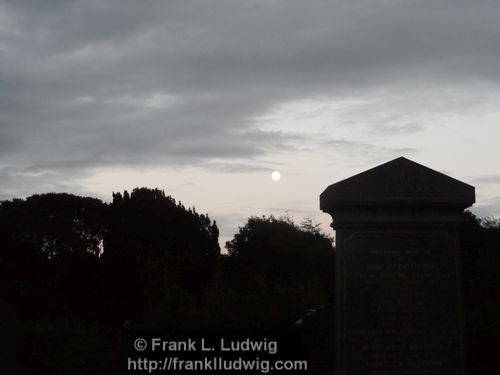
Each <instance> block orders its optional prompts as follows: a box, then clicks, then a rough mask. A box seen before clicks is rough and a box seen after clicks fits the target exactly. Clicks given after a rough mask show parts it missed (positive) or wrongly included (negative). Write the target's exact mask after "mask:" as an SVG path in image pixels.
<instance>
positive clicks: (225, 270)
mask: <svg viewBox="0 0 500 375" xmlns="http://www.w3.org/2000/svg"><path fill="white" fill-rule="evenodd" d="M226 248H227V250H228V256H226V257H224V258H222V259H221V263H220V271H219V280H218V284H217V285H215V286H212V290H211V291H210V293H209V294H207V299H209V301H208V303H210V301H211V300H212V301H214V300H215V301H216V303H213V305H211V306H210V307H211V308H212V311H211V314H212V319H213V320H215V321H216V322H217V324H219V325H222V326H228V327H231V328H244V327H257V328H263V327H272V328H279V327H286V326H289V325H290V324H291V322H292V321H293V320H294V319H296V318H297V317H298V316H300V315H301V314H303V313H304V310H305V309H307V308H311V307H313V306H317V305H320V304H324V303H327V302H328V299H329V296H330V295H331V292H332V290H333V270H334V255H335V253H334V250H333V246H332V241H331V239H330V238H329V237H327V236H326V235H324V234H322V233H321V232H320V231H319V230H318V227H317V226H316V225H314V224H312V222H311V221H310V220H309V221H306V225H303V226H302V227H301V226H298V225H296V224H294V223H293V221H292V220H291V219H290V218H288V217H283V218H279V219H277V218H275V217H273V216H270V217H265V216H264V217H261V218H259V217H251V218H249V219H248V222H247V223H246V224H245V225H244V226H243V227H240V228H239V231H238V233H237V234H235V236H234V238H233V240H231V241H229V242H227V243H226ZM214 317H215V318H214Z"/></svg>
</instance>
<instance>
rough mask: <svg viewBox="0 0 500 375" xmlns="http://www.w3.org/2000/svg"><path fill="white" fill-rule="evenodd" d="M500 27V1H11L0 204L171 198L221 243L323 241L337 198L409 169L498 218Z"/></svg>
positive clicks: (7, 4)
mask: <svg viewBox="0 0 500 375" xmlns="http://www.w3.org/2000/svg"><path fill="white" fill-rule="evenodd" d="M499 19H500V3H499V2H498V1H497V0H491V1H488V0H474V1H472V0H471V1H465V0H453V1H452V0H443V1H439V0H432V1H427V0H420V1H409V0H407V1H391V0H381V1H375V0H367V1H317V0H308V1H298V0H297V1H294V0H282V1H280V0H260V1H257V0H255V1H238V0H225V1H224V0H214V1H201V0H200V1H191V0H179V1H167V0H162V1H160V0H158V1H154V0H141V1H138V0H43V1H42V0H0V181H1V184H0V199H10V198H13V197H19V198H23V197H26V196H28V195H30V194H33V193H41V192H49V191H57V192H61V191H66V192H72V193H75V194H85V195H90V196H96V197H99V198H101V199H105V200H110V198H111V192H112V191H121V190H124V189H128V190H130V189H132V188H133V187H136V186H148V187H159V188H162V189H165V191H166V193H167V194H170V195H172V196H173V197H174V198H176V199H177V200H179V199H180V200H182V202H183V203H184V204H185V205H186V206H193V205H194V206H196V208H197V210H198V211H200V212H208V213H209V215H210V216H211V217H212V218H214V219H216V220H217V222H218V223H219V226H220V228H221V232H222V233H221V234H222V241H224V240H227V239H230V238H231V237H232V235H233V234H234V233H235V232H236V231H237V228H238V226H240V225H243V224H244V222H245V220H246V218H247V217H248V216H249V215H263V214H275V215H278V216H279V215H282V214H284V213H285V211H287V212H288V213H289V214H290V215H291V216H293V217H294V218H295V219H296V220H297V221H300V220H301V219H302V218H304V217H306V216H308V217H311V218H313V219H314V220H315V221H319V222H322V223H323V225H324V227H325V228H326V229H327V225H328V223H329V221H330V219H329V217H328V215H326V214H323V213H321V212H320V211H319V203H318V196H319V194H320V193H321V192H322V191H323V189H324V188H326V186H327V185H329V184H331V183H334V182H336V181H339V180H341V179H343V178H346V177H349V176H350V175H352V174H354V173H358V172H361V171H363V170H365V169H368V168H370V167H373V166H375V165H377V164H380V163H383V162H385V161H388V160H391V159H393V158H395V157H398V156H406V157H408V158H409V159H412V160H414V161H417V162H419V163H422V164H424V165H427V166H428V167H430V168H433V169H436V170H438V171H441V172H444V173H447V174H449V175H450V176H452V177H455V178H458V179H460V180H462V181H464V182H467V183H469V184H472V185H474V186H476V194H477V203H476V206H477V208H476V213H478V214H480V215H482V216H484V215H496V216H500V170H499V165H500V163H499V161H500V22H499ZM273 170H279V171H280V172H281V174H282V179H281V180H280V181H278V182H274V181H273V180H271V172H272V171H273Z"/></svg>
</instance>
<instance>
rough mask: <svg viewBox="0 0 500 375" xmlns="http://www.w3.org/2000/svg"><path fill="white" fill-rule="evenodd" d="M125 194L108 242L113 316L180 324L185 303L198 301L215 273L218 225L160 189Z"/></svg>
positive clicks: (113, 211)
mask: <svg viewBox="0 0 500 375" xmlns="http://www.w3.org/2000/svg"><path fill="white" fill-rule="evenodd" d="M123 196H124V198H123V199H122V198H121V195H120V194H114V195H113V202H112V204H111V207H110V223H109V227H108V232H107V234H106V236H105V242H104V260H105V262H106V269H107V271H108V273H109V274H110V275H111V280H110V281H111V283H112V284H111V285H112V287H111V289H110V290H111V291H112V295H110V298H114V299H115V303H113V304H112V306H113V314H114V315H116V316H119V317H120V318H121V319H130V318H132V319H133V320H134V321H142V322H148V323H151V322H154V323H155V324H164V325H165V324H166V325H173V324H174V323H179V324H180V323H181V322H180V320H182V319H184V318H185V314H184V313H182V311H181V307H182V305H183V303H195V302H193V299H194V300H195V301H198V300H199V299H200V298H201V295H202V293H203V290H204V287H205V285H206V284H207V282H208V281H209V279H210V278H211V276H212V274H213V271H214V268H215V265H216V262H217V259H218V257H219V254H220V248H219V244H218V235H219V231H218V229H217V225H216V223H215V222H213V223H212V221H211V220H210V218H209V217H208V215H203V214H201V215H200V214H198V213H197V212H196V211H195V210H194V209H192V210H191V209H188V210H186V209H185V208H184V206H183V205H182V204H180V203H179V204H177V203H176V202H175V200H174V199H173V198H172V197H170V196H166V195H165V193H164V192H163V191H161V190H158V189H147V188H140V189H139V188H137V189H134V190H133V191H132V193H131V194H130V196H129V195H128V194H127V192H124V194H123ZM127 197H128V198H127ZM152 314H157V315H158V317H156V318H153V317H152ZM158 320H159V321H158Z"/></svg>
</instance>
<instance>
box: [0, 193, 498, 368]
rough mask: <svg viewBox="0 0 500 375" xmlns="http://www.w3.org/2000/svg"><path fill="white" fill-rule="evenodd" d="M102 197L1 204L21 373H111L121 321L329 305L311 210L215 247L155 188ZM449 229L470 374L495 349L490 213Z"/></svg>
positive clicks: (2, 251) (212, 233) (169, 322)
mask: <svg viewBox="0 0 500 375" xmlns="http://www.w3.org/2000/svg"><path fill="white" fill-rule="evenodd" d="M112 198H113V199H112V201H111V202H110V203H104V202H102V201H101V200H99V199H96V198H89V197H80V196H76V195H72V194H64V193H63V194H56V193H51V194H37V195H33V196H30V197H28V198H26V199H14V200H10V201H3V202H0V312H1V310H2V309H3V310H4V312H5V311H11V312H12V311H14V315H15V316H17V325H18V328H19V332H20V334H19V335H18V336H19V337H18V348H19V350H18V356H19V355H22V357H23V358H22V361H21V362H22V369H23V371H22V372H21V373H27V374H30V373H45V374H52V373H54V374H55V373H61V374H62V373H75V370H74V369H75V367H76V368H81V369H85V368H88V366H89V364H92V368H93V371H94V372H93V373H95V374H100V373H103V374H113V373H119V372H117V370H116V362H122V361H123V358H122V356H121V352H120V351H119V350H118V348H119V347H120V345H121V343H122V341H123V337H122V336H121V335H122V332H123V330H124V329H154V330H161V329H166V330H168V329H262V328H264V329H265V328H270V329H286V328H289V327H290V326H291V325H292V324H293V322H294V321H295V320H296V319H297V318H299V317H301V316H302V315H303V314H304V312H305V311H306V310H307V309H308V308H311V307H318V306H325V305H332V304H333V303H334V277H335V276H334V270H335V265H334V263H335V251H334V247H333V241H332V238H331V237H329V236H328V235H326V234H324V233H322V232H321V230H320V229H319V226H318V225H316V224H314V223H313V222H312V221H311V220H308V219H307V220H305V221H303V222H302V223H299V224H297V223H295V222H293V220H292V219H291V218H289V217H287V216H285V217H281V218H275V217H273V216H263V217H250V218H249V219H248V221H247V222H246V223H245V224H244V225H243V226H242V227H240V228H239V230H238V233H236V234H235V235H234V238H233V239H232V240H231V241H228V242H227V243H226V249H227V253H223V252H221V249H220V247H219V241H218V240H219V230H218V227H217V223H216V222H215V221H213V220H212V219H211V218H210V217H209V215H208V214H200V213H198V212H197V211H196V209H195V208H194V207H193V208H189V207H185V206H184V205H183V204H182V202H176V200H175V199H174V198H172V197H171V196H168V195H166V194H165V192H164V191H161V190H159V189H148V188H136V189H134V190H133V191H132V192H130V193H128V192H127V191H125V192H123V193H113V196H112ZM461 237H462V244H463V246H462V263H463V279H464V301H465V304H464V305H465V316H466V324H467V331H466V332H467V335H468V337H467V343H468V345H469V346H468V354H469V357H470V360H469V365H470V366H472V367H473V368H474V370H475V373H477V374H481V373H483V372H481V363H483V364H484V363H487V362H488V361H490V362H489V363H491V361H495V359H494V358H496V350H497V349H498V348H499V345H498V340H499V337H500V334H498V333H499V332H500V326H499V325H498V324H499V320H498V316H500V307H499V306H500V304H498V295H499V294H500V223H499V222H498V221H495V220H491V219H489V220H488V219H479V218H477V217H476V216H474V215H473V214H471V213H470V212H466V213H465V214H464V225H463V226H462V228H461ZM2 306H3V307H2ZM332 310H333V309H332ZM11 315H12V314H11ZM332 319H333V316H332ZM492 332H496V333H497V334H496V335H492ZM477 358H482V359H483V360H482V361H478V360H477ZM18 359H19V358H18ZM496 361H497V362H498V359H497V360H496ZM474 366H475V367H474ZM483 367H484V365H483ZM82 373H85V372H84V371H83V370H82ZM484 373H486V372H484Z"/></svg>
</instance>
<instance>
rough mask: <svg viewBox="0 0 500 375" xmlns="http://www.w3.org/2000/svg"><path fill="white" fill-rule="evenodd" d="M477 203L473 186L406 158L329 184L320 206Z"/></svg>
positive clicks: (322, 195) (466, 205) (400, 158)
mask: <svg viewBox="0 0 500 375" xmlns="http://www.w3.org/2000/svg"><path fill="white" fill-rule="evenodd" d="M474 202H475V192H474V187H473V186H471V185H468V184H466V183H463V182H461V181H458V180H456V179H454V178H451V177H449V176H447V175H445V174H442V173H439V172H436V171H435V170H432V169H430V168H427V167H425V166H423V165H421V164H418V163H415V162H414V161H411V160H409V159H406V158H404V157H399V158H397V159H394V160H391V161H389V162H387V163H384V164H381V165H379V166H377V167H375V168H372V169H369V170H367V171H365V172H362V173H359V174H357V175H354V176H352V177H349V178H346V179H345V180H342V181H340V182H337V183H335V184H333V185H330V186H328V187H327V188H326V189H325V191H323V193H322V194H321V195H320V208H321V210H322V211H328V210H330V209H332V208H333V207H338V206H360V205H367V206H371V205H376V206H380V205H388V206H392V205H398V206H401V205H402V206H421V205H425V206H428V205H430V206H436V205H437V206H441V205H444V206H458V207H469V206H470V205H472V204H473V203H474Z"/></svg>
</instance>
